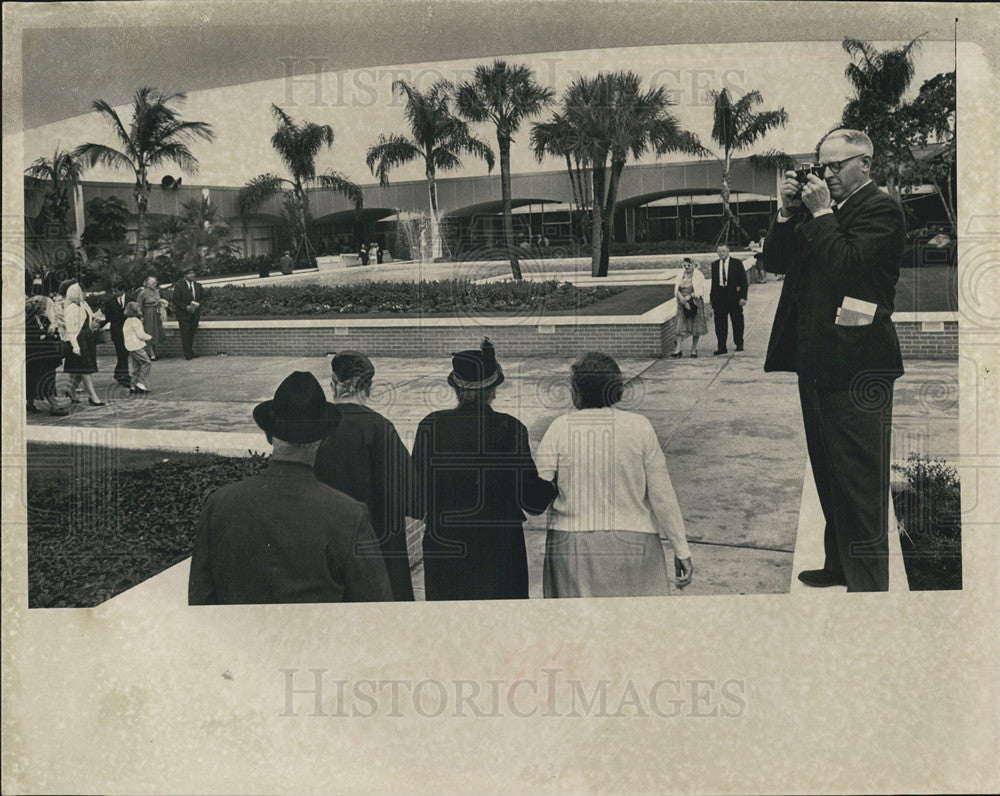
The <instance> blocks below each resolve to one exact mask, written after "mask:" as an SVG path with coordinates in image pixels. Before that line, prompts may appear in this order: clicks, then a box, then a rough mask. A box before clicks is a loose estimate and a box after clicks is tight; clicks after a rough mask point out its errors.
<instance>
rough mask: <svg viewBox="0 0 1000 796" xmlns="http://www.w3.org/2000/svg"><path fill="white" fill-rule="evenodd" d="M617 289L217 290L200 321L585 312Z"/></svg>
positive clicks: (365, 285)
mask: <svg viewBox="0 0 1000 796" xmlns="http://www.w3.org/2000/svg"><path fill="white" fill-rule="evenodd" d="M623 289H624V288H621V287H604V286H600V287H586V288H581V287H574V286H573V285H571V284H569V283H568V282H564V283H559V282H556V281H548V282H528V281H524V282H496V283H489V284H473V283H471V282H468V281H465V280H458V279H450V280H444V281H440V282H359V283H354V284H344V285H323V284H315V283H312V284H306V285H288V286H284V285H275V286H268V287H259V286H252V285H247V286H244V285H223V286H221V287H214V288H209V289H208V290H207V291H206V293H207V295H206V297H205V301H204V308H203V310H202V318H204V319H212V318H243V317H271V316H274V317H281V316H290V315H318V316H331V315H332V316H336V315H338V314H347V313H350V314H366V313H370V312H384V313H398V314H400V315H406V314H421V313H449V312H511V313H516V312H523V311H525V310H550V311H552V310H566V309H577V308H581V307H586V306H589V305H591V304H594V303H596V302H598V301H601V300H603V299H605V298H609V297H610V296H614V295H617V294H618V293H620V292H621V291H622V290H623Z"/></svg>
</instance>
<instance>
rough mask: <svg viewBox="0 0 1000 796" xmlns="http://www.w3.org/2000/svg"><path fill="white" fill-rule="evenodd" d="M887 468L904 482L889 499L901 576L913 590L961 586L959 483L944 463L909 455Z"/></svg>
mask: <svg viewBox="0 0 1000 796" xmlns="http://www.w3.org/2000/svg"><path fill="white" fill-rule="evenodd" d="M892 469H893V470H894V471H895V472H897V473H899V474H901V475H902V476H903V478H904V485H903V488H902V489H901V490H899V491H897V492H895V493H894V495H893V507H894V508H895V510H896V515H897V517H898V518H899V519H900V521H901V526H902V528H901V533H902V538H901V539H900V542H901V545H902V547H903V554H904V559H905V560H906V573H907V578H908V580H909V582H910V588H911V589H912V590H914V591H923V590H929V589H961V588H962V525H961V511H962V506H961V499H962V497H961V485H960V483H959V479H958V472H957V471H956V470H955V468H954V467H952V466H950V465H949V464H948V463H947V462H946V461H945V460H944V459H931V458H929V457H927V456H924V455H921V454H917V453H911V454H910V455H909V456H907V457H906V461H905V462H904V463H902V464H893V466H892Z"/></svg>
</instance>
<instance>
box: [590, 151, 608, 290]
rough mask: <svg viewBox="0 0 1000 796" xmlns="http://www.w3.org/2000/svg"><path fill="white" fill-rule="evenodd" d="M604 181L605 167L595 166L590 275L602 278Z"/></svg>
mask: <svg viewBox="0 0 1000 796" xmlns="http://www.w3.org/2000/svg"><path fill="white" fill-rule="evenodd" d="M604 180H605V167H604V164H603V163H602V164H601V165H600V166H598V165H595V166H594V203H593V209H592V210H591V218H592V219H593V224H592V226H591V250H590V275H591V276H594V277H597V276H600V275H601V273H600V270H601V245H602V241H603V238H604V226H603V225H604Z"/></svg>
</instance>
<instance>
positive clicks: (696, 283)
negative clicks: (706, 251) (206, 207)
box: [670, 257, 708, 359]
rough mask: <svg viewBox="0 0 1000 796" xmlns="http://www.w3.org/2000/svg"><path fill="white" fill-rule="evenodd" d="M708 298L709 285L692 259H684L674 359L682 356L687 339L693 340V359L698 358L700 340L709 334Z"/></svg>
mask: <svg viewBox="0 0 1000 796" xmlns="http://www.w3.org/2000/svg"><path fill="white" fill-rule="evenodd" d="M707 297H708V283H707V282H706V280H705V277H704V275H703V274H702V273H701V271H699V270H698V269H697V268H696V267H695V264H694V261H693V260H692V259H691V258H690V257H685V258H684V272H683V273H682V274H681V276H680V279H678V280H677V296H676V299H677V313H676V315H675V316H674V318H675V319H676V320H675V323H674V330H675V333H676V336H675V338H674V352H673V353H672V354H671V355H670V356H671V357H673V358H674V359H678V358H680V357H681V356H682V352H681V343H682V342H683V341H684V338H685V337H690V338H691V358H692V359H697V357H698V339H699V338H700V337H701V336H702V335H706V334H708V321H707V319H706V317H705V307H706V304H705V299H706V298H707Z"/></svg>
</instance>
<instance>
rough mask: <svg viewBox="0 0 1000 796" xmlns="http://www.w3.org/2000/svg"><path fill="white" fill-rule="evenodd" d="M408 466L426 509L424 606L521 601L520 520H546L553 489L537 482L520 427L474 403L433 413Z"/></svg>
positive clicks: (524, 581)
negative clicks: (449, 601)
mask: <svg viewBox="0 0 1000 796" xmlns="http://www.w3.org/2000/svg"><path fill="white" fill-rule="evenodd" d="M413 463H414V466H415V467H416V469H417V476H418V478H419V479H420V484H421V487H422V493H423V495H424V496H425V498H426V501H427V502H426V511H427V514H426V525H427V528H426V532H425V534H424V541H423V548H424V582H425V586H426V590H427V599H428V600H441V599H453V600H462V599H465V600H471V599H518V598H521V599H526V598H527V596H528V567H527V557H526V552H525V547H524V532H523V529H522V523H523V522H524V520H525V515H524V513H525V512H526V511H527V512H529V513H531V514H540V513H541V512H543V511H544V510H545V509H546V507H547V506H548V504H549V503H550V502H551V500H552V498H553V497H555V487H554V486H553V485H552V484H551V482H549V481H544V480H542V479H541V478H539V477H538V470H537V469H536V467H535V462H534V460H533V459H532V458H531V450H530V448H529V444H528V430H527V429H526V428H525V427H524V424H523V423H521V421H519V420H518V419H517V418H515V417H512V416H511V415H507V414H502V413H500V412H495V411H494V410H493V409H492V408H490V407H489V406H486V405H484V404H478V403H475V402H469V403H464V404H460V405H459V406H458V407H456V408H455V409H449V410H445V411H440V412H433V413H431V414H429V415H428V416H427V417H425V418H424V419H423V420H421V421H420V425H419V426H418V427H417V435H416V439H415V441H414V444H413Z"/></svg>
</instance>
